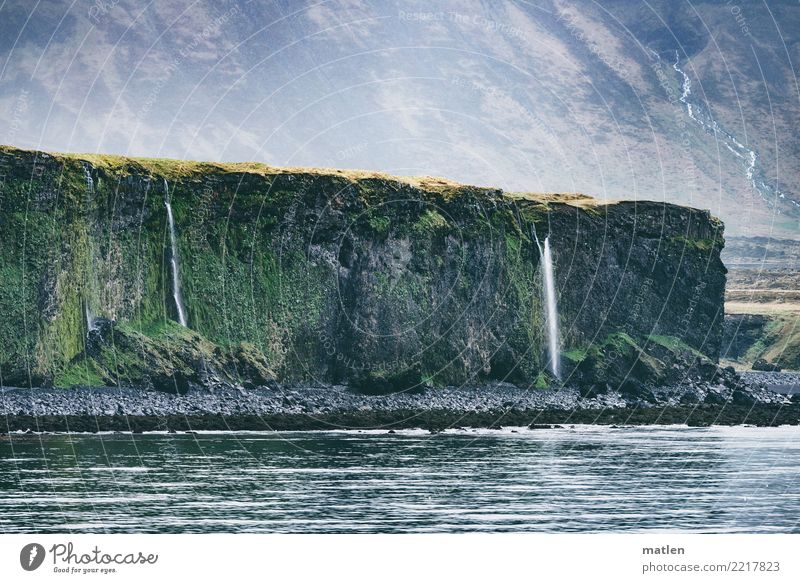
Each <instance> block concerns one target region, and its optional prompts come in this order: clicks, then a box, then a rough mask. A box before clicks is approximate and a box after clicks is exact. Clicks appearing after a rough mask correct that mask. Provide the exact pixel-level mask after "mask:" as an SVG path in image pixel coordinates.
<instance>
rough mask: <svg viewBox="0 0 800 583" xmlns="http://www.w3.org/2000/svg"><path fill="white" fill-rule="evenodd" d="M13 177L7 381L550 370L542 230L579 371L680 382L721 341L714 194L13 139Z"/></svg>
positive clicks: (1, 332)
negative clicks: (549, 191) (688, 198)
mask: <svg viewBox="0 0 800 583" xmlns="http://www.w3.org/2000/svg"><path fill="white" fill-rule="evenodd" d="M0 175H2V176H3V178H2V179H0V180H2V199H1V200H0V232H1V233H2V237H0V270H2V279H1V280H0V374H1V375H2V383H3V384H5V385H14V384H16V385H28V384H32V385H47V384H55V385H56V386H69V385H75V384H117V383H123V384H125V383H131V384H146V385H148V384H152V385H153V386H156V387H170V386H178V388H181V387H182V386H186V385H188V384H189V383H192V382H197V383H212V382H214V381H215V380H216V379H224V380H229V381H234V382H246V383H253V384H266V383H270V382H273V381H274V380H276V379H277V380H278V381H280V382H284V383H311V382H324V383H345V384H350V385H352V386H356V387H360V388H363V389H365V390H378V391H383V390H394V389H405V388H411V387H414V386H423V385H433V386H443V385H454V384H455V385H460V384H481V383H485V382H487V381H491V380H504V381H508V382H512V383H516V384H519V385H522V386H537V385H538V386H543V385H545V384H547V383H548V382H550V380H551V379H549V378H548V377H547V374H546V364H547V363H546V354H545V352H546V339H545V334H546V331H545V326H544V321H543V320H544V318H543V309H542V299H541V297H542V294H541V287H542V282H541V269H540V258H539V252H538V249H537V247H536V244H535V242H534V240H533V237H532V233H533V232H534V230H535V232H536V233H538V235H539V237H544V235H546V234H547V233H549V234H550V241H551V245H552V247H553V251H554V259H555V272H556V279H557V288H558V292H559V324H560V330H561V335H562V344H563V346H562V354H563V361H564V364H565V374H564V376H565V379H566V380H567V381H569V382H572V381H574V382H576V383H581V384H587V385H604V384H620V385H625V384H630V383H634V384H637V383H641V382H652V383H663V382H670V381H671V380H675V379H677V378H679V377H681V375H685V374H686V373H687V371H688V370H689V367H690V366H693V367H694V368H693V369H692V370H693V371H698V370H699V371H702V370H714V369H715V367H714V366H713V364H711V361H715V360H716V359H717V357H718V354H719V349H720V341H721V330H722V329H721V324H722V306H723V295H724V287H725V268H724V267H723V265H722V263H721V261H720V257H719V254H720V250H721V248H722V244H723V240H722V225H721V223H720V222H719V221H718V220H716V219H715V218H713V217H711V216H710V215H709V214H708V213H707V212H704V211H699V210H695V209H690V208H685V207H679V206H674V205H669V204H663V203H655V202H617V203H611V204H600V203H598V202H595V201H594V200H592V199H590V198H587V197H583V196H580V195H534V194H511V193H504V192H502V191H500V190H496V189H489V188H477V187H471V186H463V185H459V184H455V183H451V182H448V181H444V180H439V179H432V178H420V179H399V178H394V177H390V176H384V175H379V174H372V173H357V172H343V171H336V170H314V169H289V168H283V169H281V168H272V167H268V166H263V165H257V164H207V163H195V162H180V161H165V160H150V159H127V158H118V157H105V156H71V155H69V156H68V155H49V154H43V153H36V152H28V151H21V150H16V149H11V148H2V149H0ZM167 196H169V197H170V200H171V204H172V209H173V212H174V218H175V226H176V234H177V244H178V245H177V256H178V259H179V260H180V286H181V291H182V294H183V299H184V303H185V305H186V311H187V319H188V328H184V327H182V326H180V325H178V324H177V323H176V320H177V313H176V305H175V302H174V299H173V291H174V290H173V289H172V288H173V285H172V274H171V267H170V261H169V259H170V258H171V255H170V253H171V251H170V236H169V232H168V227H167V215H166V209H165V197H167ZM704 367H705V368H704ZM691 374H693V373H691Z"/></svg>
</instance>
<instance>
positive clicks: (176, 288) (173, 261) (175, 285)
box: [164, 178, 188, 326]
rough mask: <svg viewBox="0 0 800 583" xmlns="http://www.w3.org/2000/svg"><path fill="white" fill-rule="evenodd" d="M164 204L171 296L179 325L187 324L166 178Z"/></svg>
mask: <svg viewBox="0 0 800 583" xmlns="http://www.w3.org/2000/svg"><path fill="white" fill-rule="evenodd" d="M164 204H165V205H166V207H167V221H168V222H169V243H170V254H169V260H170V267H171V268H172V298H173V299H174V300H175V306H176V307H177V308H178V322H180V324H181V326H188V324H187V322H186V309H185V308H184V307H183V298H182V297H181V280H180V276H179V274H178V245H177V237H176V236H175V219H174V217H173V216H172V205H171V204H170V202H169V186H168V185H167V179H166V178H165V179H164Z"/></svg>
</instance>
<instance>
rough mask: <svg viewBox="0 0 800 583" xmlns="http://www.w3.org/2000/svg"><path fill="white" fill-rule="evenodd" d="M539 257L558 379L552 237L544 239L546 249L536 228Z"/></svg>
mask: <svg viewBox="0 0 800 583" xmlns="http://www.w3.org/2000/svg"><path fill="white" fill-rule="evenodd" d="M533 236H534V238H535V239H536V246H537V247H538V248H539V257H540V258H541V260H542V265H543V266H544V302H545V310H544V317H545V323H546V324H547V347H548V352H549V354H550V372H552V373H553V376H554V377H555V378H557V379H560V378H561V370H560V369H561V367H560V357H559V353H558V345H559V342H558V305H557V299H556V283H555V276H554V270H553V253H552V251H551V250H550V235H547V236H546V237H545V238H544V247H542V245H541V243H539V237H538V236H537V235H536V228H535V227H534V228H533Z"/></svg>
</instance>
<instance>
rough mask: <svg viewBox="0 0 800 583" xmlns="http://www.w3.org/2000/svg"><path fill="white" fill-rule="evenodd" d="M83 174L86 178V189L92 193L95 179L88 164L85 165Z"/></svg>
mask: <svg viewBox="0 0 800 583" xmlns="http://www.w3.org/2000/svg"><path fill="white" fill-rule="evenodd" d="M83 176H84V178H85V179H86V191H87V192H88V193H89V194H92V193H93V192H94V179H93V178H92V173H91V171H90V170H89V165H88V164H84V165H83Z"/></svg>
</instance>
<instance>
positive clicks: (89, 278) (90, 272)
mask: <svg viewBox="0 0 800 583" xmlns="http://www.w3.org/2000/svg"><path fill="white" fill-rule="evenodd" d="M83 176H84V178H85V179H86V198H85V205H86V209H87V214H89V212H90V209H91V205H92V195H93V194H94V179H93V178H92V171H91V167H90V166H89V165H88V164H86V163H84V164H83ZM87 222H88V221H87ZM87 240H88V251H89V268H88V269H87V273H86V276H85V277H86V281H85V283H84V286H83V288H84V289H83V294H84V298H83V317H84V320H85V321H86V337H87V338H88V337H89V333H90V332H92V331H93V330H96V327H95V325H94V321H95V318H94V314H93V313H92V306H91V297H92V291H94V290H95V285H93V284H94V279H93V278H94V269H93V263H94V245H93V243H92V237H91V234H90V233H88V226H87Z"/></svg>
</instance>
